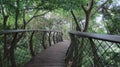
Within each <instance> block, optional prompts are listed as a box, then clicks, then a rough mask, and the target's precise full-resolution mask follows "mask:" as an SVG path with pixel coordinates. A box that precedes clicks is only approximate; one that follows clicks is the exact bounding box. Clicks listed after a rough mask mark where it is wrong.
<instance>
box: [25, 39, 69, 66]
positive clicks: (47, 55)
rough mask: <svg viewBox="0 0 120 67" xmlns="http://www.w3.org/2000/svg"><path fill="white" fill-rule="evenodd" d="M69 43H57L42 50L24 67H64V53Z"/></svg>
mask: <svg viewBox="0 0 120 67" xmlns="http://www.w3.org/2000/svg"><path fill="white" fill-rule="evenodd" d="M69 44H70V41H64V42H59V43H57V44H55V45H54V46H51V47H49V48H47V49H46V50H43V51H42V52H41V53H39V54H38V55H37V56H35V57H34V58H33V59H32V61H31V62H29V63H28V64H26V65H25V67H65V57H66V51H67V49H68V47H69Z"/></svg>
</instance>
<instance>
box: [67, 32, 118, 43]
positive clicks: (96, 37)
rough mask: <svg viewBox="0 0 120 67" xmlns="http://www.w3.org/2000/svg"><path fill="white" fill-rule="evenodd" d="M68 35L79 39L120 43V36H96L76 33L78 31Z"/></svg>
mask: <svg viewBox="0 0 120 67" xmlns="http://www.w3.org/2000/svg"><path fill="white" fill-rule="evenodd" d="M69 33H70V34H74V35H77V36H79V37H88V38H93V39H99V40H104V41H110V42H116V43H120V36H118V35H109V34H96V33H88V32H78V31H70V32H69Z"/></svg>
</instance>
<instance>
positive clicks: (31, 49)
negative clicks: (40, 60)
mask: <svg viewBox="0 0 120 67" xmlns="http://www.w3.org/2000/svg"><path fill="white" fill-rule="evenodd" d="M33 35H34V31H33V32H32V34H31V36H30V40H29V48H30V53H31V56H32V57H34V56H35V53H34V50H33Z"/></svg>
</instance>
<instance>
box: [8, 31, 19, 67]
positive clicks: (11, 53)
mask: <svg viewBox="0 0 120 67" xmlns="http://www.w3.org/2000/svg"><path fill="white" fill-rule="evenodd" d="M17 34H18V33H15V35H14V38H13V40H12V42H11V47H10V61H11V67H16V62H15V57H14V49H15V46H16V43H17V42H16V40H17Z"/></svg>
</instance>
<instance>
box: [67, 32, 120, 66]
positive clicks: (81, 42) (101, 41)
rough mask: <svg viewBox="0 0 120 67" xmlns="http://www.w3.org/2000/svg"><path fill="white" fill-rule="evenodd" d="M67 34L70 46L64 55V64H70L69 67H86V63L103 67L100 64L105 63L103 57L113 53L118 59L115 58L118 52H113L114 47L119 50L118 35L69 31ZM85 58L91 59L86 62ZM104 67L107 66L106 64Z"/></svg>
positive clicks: (119, 41)
mask: <svg viewBox="0 0 120 67" xmlns="http://www.w3.org/2000/svg"><path fill="white" fill-rule="evenodd" d="M69 34H70V38H71V44H70V46H69V48H68V50H67V53H66V63H67V64H69V62H72V65H71V67H82V66H85V67H86V65H87V63H89V62H92V63H90V65H93V66H94V67H103V66H102V65H101V62H103V61H106V58H105V56H104V57H103V55H104V54H105V53H106V54H107V53H110V52H111V53H115V54H116V55H115V56H114V57H116V58H119V57H118V56H117V53H119V52H117V50H114V48H115V46H116V49H118V50H119V49H120V47H119V45H120V36H118V35H108V34H97V33H88V32H78V31H70V32H69ZM113 45H114V48H113ZM104 46H107V47H104ZM109 51H110V52H109ZM86 56H88V57H89V58H91V60H90V61H88V60H87V58H86ZM106 57H109V58H111V55H107V56H106ZM109 60H114V59H109ZM87 61H88V62H87ZM114 64H117V63H114ZM68 66H69V65H68ZM105 66H107V64H106V65H105Z"/></svg>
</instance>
